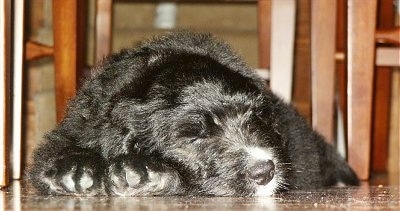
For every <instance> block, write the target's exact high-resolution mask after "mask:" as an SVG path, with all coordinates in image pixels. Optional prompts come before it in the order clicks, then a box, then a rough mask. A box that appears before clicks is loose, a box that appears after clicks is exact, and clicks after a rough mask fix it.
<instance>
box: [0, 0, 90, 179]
mask: <svg viewBox="0 0 400 211" xmlns="http://www.w3.org/2000/svg"><path fill="white" fill-rule="evenodd" d="M24 3H25V1H24V0H18V1H10V0H0V17H1V18H0V30H1V31H0V34H1V44H0V48H1V50H2V56H1V60H0V61H1V62H0V64H1V71H2V74H1V76H0V77H1V78H0V87H1V89H2V92H1V93H2V94H0V98H1V99H0V100H1V101H2V102H3V103H2V104H1V106H3V108H0V109H1V110H2V113H1V117H0V118H1V120H0V121H1V124H0V125H1V127H2V129H1V132H0V133H1V134H0V137H1V139H0V145H1V146H2V148H1V150H0V165H1V166H0V167H1V169H0V186H5V185H7V184H8V178H9V172H8V171H9V161H8V158H9V157H10V156H9V155H10V153H11V154H12V156H11V157H12V161H11V164H12V170H13V171H12V174H11V175H10V176H11V178H13V179H20V177H21V157H22V156H21V120H22V118H21V113H22V78H23V77H22V73H23V64H24V60H33V59H38V58H41V57H45V56H51V55H54V60H55V66H56V69H57V71H56V73H55V74H56V95H57V96H56V100H57V102H56V104H57V115H58V117H59V119H60V118H61V116H62V114H63V112H64V109H65V106H66V103H67V101H68V99H69V98H70V97H72V96H73V94H74V93H75V89H76V81H77V78H76V76H78V77H79V74H80V73H81V71H78V70H81V69H83V68H82V67H83V66H84V61H85V55H84V54H85V51H84V46H85V40H84V39H83V38H82V37H83V36H85V35H84V32H85V31H84V29H85V26H84V23H85V22H84V20H85V18H82V17H84V15H85V14H86V11H85V9H86V8H85V5H86V1H80V0H68V1H57V0H54V1H53V21H54V36H55V39H54V40H55V42H54V46H45V45H41V44H39V43H35V42H31V41H27V42H25V40H24V36H23V35H24V28H23V26H24ZM11 24H12V25H13V26H12V27H11ZM11 29H12V31H11ZM11 40H12V42H11ZM11 52H13V56H12V59H11V56H10V55H11ZM11 63H12V65H11ZM10 75H12V77H10ZM11 80H12V84H13V86H12V87H10V85H11ZM10 90H11V92H10ZM11 106H12V113H10V111H11ZM11 120H12V121H11ZM9 144H11V147H9ZM9 148H11V149H12V151H11V152H10V151H9Z"/></svg>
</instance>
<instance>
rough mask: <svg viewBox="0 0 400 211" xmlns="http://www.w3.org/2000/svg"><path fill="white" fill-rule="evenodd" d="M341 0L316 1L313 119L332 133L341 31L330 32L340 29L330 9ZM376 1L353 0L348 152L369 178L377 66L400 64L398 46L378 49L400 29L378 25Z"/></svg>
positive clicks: (350, 7) (326, 132)
mask: <svg viewBox="0 0 400 211" xmlns="http://www.w3.org/2000/svg"><path fill="white" fill-rule="evenodd" d="M336 3H337V2H336V1H317V0H314V1H312V15H313V18H312V19H313V22H312V27H311V28H312V35H313V37H312V73H313V76H312V78H313V88H312V90H313V124H314V123H315V127H316V128H317V130H319V131H320V132H321V133H323V134H324V135H325V136H327V137H331V134H333V133H332V130H333V123H332V122H333V121H331V120H329V119H332V118H331V117H333V111H334V104H333V102H334V101H333V99H334V84H333V83H332V82H333V81H334V80H333V78H334V77H335V76H334V63H335V61H334V60H335V47H334V46H335V45H334V43H335V42H334V41H335V37H334V36H327V35H329V34H331V35H335V27H336V24H335V20H336V14H335V12H333V13H329V11H330V10H333V9H332V8H336ZM376 6H377V2H376V1H372V0H371V1H363V0H348V11H347V13H348V30H347V31H348V34H347V39H348V44H347V45H348V48H347V49H348V51H347V53H346V58H347V71H348V76H347V77H348V80H347V109H348V110H347V111H348V115H347V125H348V129H347V132H348V133H347V139H348V153H347V154H348V161H349V163H350V165H351V166H352V167H353V169H354V170H355V171H356V173H357V175H358V176H359V177H360V179H363V180H366V179H368V178H369V175H370V153H371V124H372V105H373V104H372V97H373V80H374V78H373V76H374V66H375V65H379V66H382V65H383V66H399V55H400V54H399V49H398V48H396V49H383V48H378V49H375V43H376V42H385V43H395V44H398V43H399V42H400V41H399V35H400V30H399V29H393V30H385V31H381V30H376V28H375V23H376V12H377V7H376ZM333 11H334V10H333ZM366 23H368V24H366ZM375 51H376V56H375ZM375 58H376V59H375ZM321 89H328V90H329V91H328V92H327V91H326V90H325V91H324V92H325V93H329V95H328V96H326V95H325V94H321V93H320V90H321ZM314 119H315V120H316V121H314ZM385 156H387V154H386V155H385Z"/></svg>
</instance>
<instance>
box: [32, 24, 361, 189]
mask: <svg viewBox="0 0 400 211" xmlns="http://www.w3.org/2000/svg"><path fill="white" fill-rule="evenodd" d="M94 71H95V74H94V76H93V77H91V78H90V79H88V80H87V81H86V82H85V83H84V85H83V86H82V87H81V89H80V90H79V91H78V93H77V95H76V97H75V99H73V100H72V101H71V102H70V104H69V107H68V109H67V112H66V115H65V118H64V120H63V121H62V122H61V123H60V124H59V125H58V126H57V127H56V128H55V129H54V130H53V131H51V132H50V133H48V134H47V135H46V137H45V139H46V140H45V141H44V142H43V143H42V144H41V145H40V146H39V147H38V148H37V149H36V151H35V153H34V158H33V165H32V166H31V168H30V169H29V171H28V178H29V180H30V182H31V183H32V184H33V185H34V186H35V187H36V188H37V189H38V190H39V191H40V192H41V193H44V194H59V195H100V194H109V195H124V196H126V195H129V196H139V195H201V196H262V195H271V194H273V193H277V192H280V191H284V190H288V189H300V188H301V189H304V188H319V187H323V186H330V185H335V184H336V183H338V182H341V183H344V184H349V185H356V184H358V179H357V177H356V176H355V174H354V173H353V171H352V170H351V169H350V168H349V166H348V165H347V164H346V162H345V161H344V160H343V159H342V158H341V157H340V156H339V155H338V154H337V153H336V152H335V150H334V149H333V148H332V147H331V146H329V145H328V144H326V143H325V142H324V140H323V138H322V137H321V136H320V135H318V134H317V133H316V132H314V131H313V130H312V129H311V128H310V127H309V126H308V125H307V123H306V122H305V120H304V119H303V118H302V117H300V115H299V114H298V113H297V112H296V111H295V109H294V108H293V107H292V106H290V105H288V104H286V103H284V102H283V101H282V100H280V99H279V98H278V97H277V96H275V95H274V94H273V93H271V92H270V91H268V90H266V89H265V88H264V83H263V81H262V80H261V79H260V78H258V77H257V76H256V74H254V73H253V72H252V71H251V70H250V69H249V67H248V66H247V65H246V64H245V63H244V62H243V61H242V60H241V59H240V58H239V57H238V56H237V55H236V54H235V53H233V52H232V51H231V50H230V48H229V47H228V46H227V45H226V44H224V43H223V42H220V41H217V40H215V39H214V38H213V37H212V36H211V35H206V34H194V33H190V32H181V33H172V34H167V35H165V36H161V37H157V38H154V39H152V40H149V41H147V42H144V43H142V44H139V45H138V46H137V47H136V48H133V49H126V50H122V51H121V52H119V53H117V54H114V55H111V56H109V57H107V58H105V59H104V61H102V62H101V63H100V64H99V65H97V67H95V68H94Z"/></svg>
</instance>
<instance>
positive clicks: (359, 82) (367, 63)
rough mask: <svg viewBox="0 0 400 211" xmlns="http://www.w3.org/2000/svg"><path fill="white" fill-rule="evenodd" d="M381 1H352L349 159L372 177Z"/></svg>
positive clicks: (363, 176)
mask: <svg viewBox="0 0 400 211" xmlns="http://www.w3.org/2000/svg"><path fill="white" fill-rule="evenodd" d="M376 7H377V1H364V0H349V1H348V32H347V33H348V61H347V62H348V63H347V69H348V86H347V89H348V101H347V102H348V161H349V164H350V165H351V166H352V168H353V169H354V170H355V172H356V174H357V175H358V177H359V178H360V179H362V180H366V179H368V178H369V167H370V166H369V164H370V148H371V147H370V146H371V133H370V131H371V115H372V113H371V110H372V91H373V89H372V87H373V76H374V75H373V73H374V72H373V71H374V49H375V46H374V34H375V23H376Z"/></svg>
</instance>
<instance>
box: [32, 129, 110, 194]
mask: <svg viewBox="0 0 400 211" xmlns="http://www.w3.org/2000/svg"><path fill="white" fill-rule="evenodd" d="M53 138H54V137H53ZM57 139H62V138H60V137H58V138H57ZM104 169H105V162H104V160H103V158H102V157H101V156H100V155H99V154H97V153H95V152H93V151H92V150H89V149H83V148H80V147H78V146H76V145H73V144H72V143H71V142H68V141H66V140H49V141H47V142H46V143H44V144H43V145H41V146H40V147H39V148H38V149H37V150H36V151H35V153H34V160H33V165H32V167H31V168H30V169H29V170H28V179H29V180H30V181H31V183H32V184H33V185H34V186H35V187H36V188H37V189H38V190H39V191H40V192H41V193H43V194H56V195H88V196H91V195H98V194H101V193H102V192H104V187H103V184H102V178H103V176H104Z"/></svg>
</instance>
